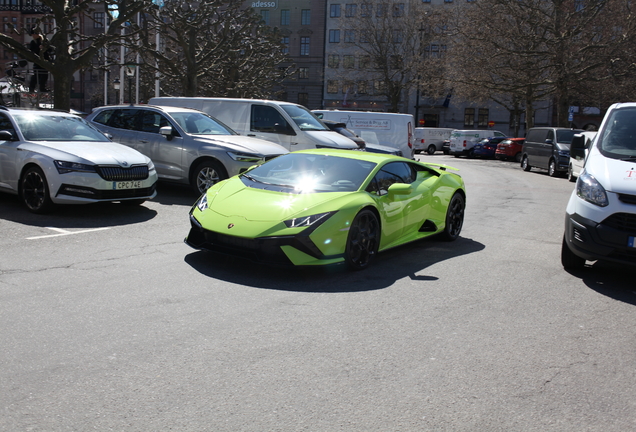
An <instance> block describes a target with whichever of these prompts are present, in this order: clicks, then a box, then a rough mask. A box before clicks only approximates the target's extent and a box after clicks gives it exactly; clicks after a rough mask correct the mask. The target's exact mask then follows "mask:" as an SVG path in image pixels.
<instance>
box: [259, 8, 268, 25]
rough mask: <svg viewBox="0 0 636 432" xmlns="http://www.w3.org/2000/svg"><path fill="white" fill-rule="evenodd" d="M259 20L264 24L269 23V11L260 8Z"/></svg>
mask: <svg viewBox="0 0 636 432" xmlns="http://www.w3.org/2000/svg"><path fill="white" fill-rule="evenodd" d="M261 20H262V21H263V22H264V23H265V25H269V11H268V10H262V11H261Z"/></svg>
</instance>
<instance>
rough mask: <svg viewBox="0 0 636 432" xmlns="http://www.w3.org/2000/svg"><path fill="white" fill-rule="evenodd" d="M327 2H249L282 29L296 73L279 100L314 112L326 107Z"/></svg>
mask: <svg viewBox="0 0 636 432" xmlns="http://www.w3.org/2000/svg"><path fill="white" fill-rule="evenodd" d="M325 5H326V0H269V1H253V0H250V1H246V2H245V6H246V7H251V8H253V9H254V11H255V12H256V13H258V14H260V16H261V18H262V19H263V21H264V22H265V24H267V25H269V26H271V27H275V28H278V29H279V30H280V32H281V35H282V43H283V45H284V46H285V50H286V52H287V54H288V55H289V62H287V63H285V64H283V65H281V66H290V65H295V69H296V72H295V73H294V75H293V76H292V77H290V78H289V79H287V80H285V81H284V82H283V85H282V87H281V88H280V89H277V90H279V91H282V94H281V95H280V96H279V97H278V99H281V100H285V101H289V102H294V103H298V104H300V105H304V106H305V107H307V108H310V109H317V108H321V107H322V94H323V83H324V77H323V70H324V58H325V55H324V48H325V43H324V38H325Z"/></svg>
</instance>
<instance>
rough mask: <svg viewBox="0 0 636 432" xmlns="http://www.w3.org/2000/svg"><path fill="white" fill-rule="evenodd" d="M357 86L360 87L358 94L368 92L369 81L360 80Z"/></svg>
mask: <svg viewBox="0 0 636 432" xmlns="http://www.w3.org/2000/svg"><path fill="white" fill-rule="evenodd" d="M356 86H357V87H358V94H367V91H368V89H367V86H368V84H367V82H366V81H358V82H357V84H356Z"/></svg>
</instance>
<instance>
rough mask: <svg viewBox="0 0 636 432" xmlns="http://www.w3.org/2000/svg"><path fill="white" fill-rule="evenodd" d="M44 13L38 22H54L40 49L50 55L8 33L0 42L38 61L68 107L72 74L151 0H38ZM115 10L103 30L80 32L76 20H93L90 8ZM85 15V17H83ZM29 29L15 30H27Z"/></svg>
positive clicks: (59, 103) (57, 99)
mask: <svg viewBox="0 0 636 432" xmlns="http://www.w3.org/2000/svg"><path fill="white" fill-rule="evenodd" d="M41 2H42V4H43V5H44V10H45V13H44V15H43V16H42V17H41V18H40V21H41V22H47V23H49V22H51V23H53V24H54V26H53V28H52V31H51V34H50V35H45V38H44V40H43V43H42V52H44V51H45V50H51V51H52V53H53V56H52V58H51V59H50V60H46V59H45V58H44V56H40V55H37V54H34V53H32V52H31V51H30V50H29V47H28V45H26V46H25V45H23V44H22V43H21V42H19V41H17V40H14V39H13V38H12V37H11V36H10V35H5V34H0V45H2V46H4V47H5V48H6V49H8V50H10V51H12V52H14V53H15V54H17V55H18V56H19V57H21V58H23V59H26V60H28V61H31V62H34V63H37V64H38V65H40V66H41V67H42V68H44V69H46V70H47V71H48V72H49V73H50V74H51V76H52V77H53V81H54V87H53V91H54V93H53V101H54V106H55V108H57V109H62V110H69V109H70V107H71V85H72V82H73V74H74V73H75V72H77V71H79V70H83V69H87V68H90V67H92V65H93V63H94V60H95V59H96V58H97V57H98V55H99V53H100V51H101V50H102V48H104V47H107V46H108V45H110V44H113V43H118V42H119V40H120V38H121V34H120V32H121V27H122V25H124V24H125V23H126V22H128V21H129V20H130V19H131V18H133V17H134V16H135V15H136V14H137V13H138V12H140V11H142V10H144V9H147V8H148V7H149V4H151V3H150V0H105V1H104V0H95V1H80V2H70V1H62V0H41ZM95 11H98V12H107V11H109V12H112V11H116V13H115V14H114V15H116V16H114V17H112V20H110V22H109V23H104V25H105V31H104V32H102V33H99V34H95V35H87V34H82V33H81V32H80V30H79V23H80V22H83V21H84V20H92V19H93V12H95ZM86 17H88V18H86ZM28 30H29V29H24V30H22V31H21V32H18V31H17V30H15V29H14V32H16V33H20V34H26V33H27V32H28Z"/></svg>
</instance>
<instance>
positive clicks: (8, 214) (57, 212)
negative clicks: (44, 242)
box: [0, 193, 157, 229]
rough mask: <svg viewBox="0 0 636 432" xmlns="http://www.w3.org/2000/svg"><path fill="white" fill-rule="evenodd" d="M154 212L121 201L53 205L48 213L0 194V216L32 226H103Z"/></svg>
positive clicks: (133, 221)
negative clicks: (39, 211)
mask: <svg viewBox="0 0 636 432" xmlns="http://www.w3.org/2000/svg"><path fill="white" fill-rule="evenodd" d="M156 215H157V212H156V211H155V210H152V209H150V208H148V207H146V205H145V204H142V205H132V206H128V205H123V204H121V203H117V202H114V203H110V202H106V203H95V204H78V205H60V206H56V207H55V209H54V210H53V211H52V212H51V213H47V214H43V215H40V214H34V213H31V212H29V211H28V210H27V209H26V207H25V206H24V205H23V204H22V203H21V202H20V201H19V200H18V197H17V196H15V195H10V194H4V193H3V194H0V219H4V220H7V221H10V222H15V223H19V224H22V225H28V226H34V227H56V228H63V229H70V228H102V227H113V226H123V225H131V224H137V223H141V222H145V221H148V220H150V219H152V218H154V217H155V216H156Z"/></svg>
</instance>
